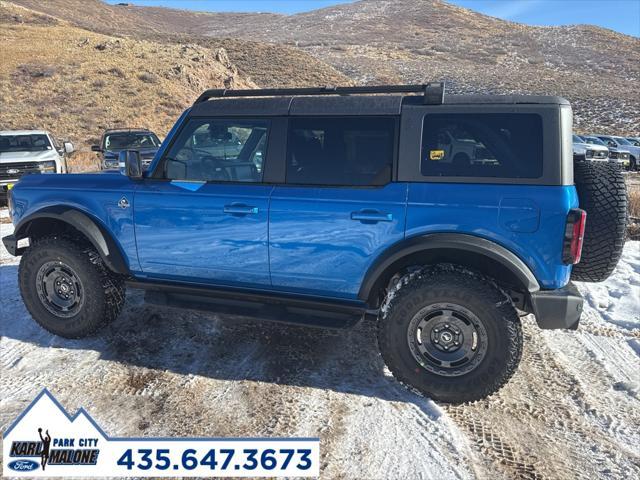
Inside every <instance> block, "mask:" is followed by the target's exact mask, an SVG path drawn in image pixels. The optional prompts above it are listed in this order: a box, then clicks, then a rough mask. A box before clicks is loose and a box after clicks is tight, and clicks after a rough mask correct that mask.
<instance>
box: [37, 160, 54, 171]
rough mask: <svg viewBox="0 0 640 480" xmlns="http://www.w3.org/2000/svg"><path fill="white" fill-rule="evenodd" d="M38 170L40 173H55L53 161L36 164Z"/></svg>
mask: <svg viewBox="0 0 640 480" xmlns="http://www.w3.org/2000/svg"><path fill="white" fill-rule="evenodd" d="M38 168H39V169H40V173H56V162H55V161H54V160H50V161H48V162H40V163H38Z"/></svg>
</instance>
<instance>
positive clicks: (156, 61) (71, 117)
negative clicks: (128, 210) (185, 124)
mask: <svg viewBox="0 0 640 480" xmlns="http://www.w3.org/2000/svg"><path fill="white" fill-rule="evenodd" d="M0 45H1V46H2V48H1V49H2V61H1V62H0V104H1V105H2V116H1V117H0V130H3V129H31V128H44V129H47V130H50V131H51V132H52V133H54V135H56V136H58V137H64V138H69V139H71V140H72V141H73V142H75V143H76V145H77V146H78V147H80V150H85V151H86V150H88V147H89V145H90V144H91V143H92V142H93V141H94V140H95V139H97V138H99V136H100V134H101V132H102V131H103V130H104V129H105V128H112V127H122V126H146V127H148V128H151V129H153V130H154V131H156V132H158V133H159V134H160V135H164V134H165V133H166V132H167V131H168V129H169V128H170V127H171V125H172V124H173V123H174V122H175V120H176V118H177V116H178V115H179V114H180V112H181V111H182V110H184V109H185V108H186V107H187V106H188V105H189V104H191V103H192V102H193V100H194V99H195V98H196V97H197V96H198V95H199V94H200V93H201V92H202V90H204V89H206V88H211V87H223V86H227V87H230V86H234V87H239V88H243V87H244V88H247V87H253V86H255V85H254V84H253V83H252V82H251V81H250V80H247V79H245V78H243V77H242V76H241V75H240V74H239V73H238V71H237V68H236V67H235V66H234V65H232V64H231V63H230V62H229V60H228V58H227V56H226V52H225V51H224V50H220V49H218V50H215V49H214V50H212V49H207V48H204V47H201V46H199V45H195V44H183V45H177V44H174V45H171V44H166V43H155V42H150V41H144V40H134V39H125V38H114V37H111V36H106V35H101V34H97V33H93V32H89V31H86V30H82V29H79V28H76V27H73V26H70V25H68V24H66V23H64V22H61V21H57V20H55V19H51V18H50V17H46V16H42V15H39V14H35V13H33V12H30V11H28V10H25V9H22V8H20V7H16V6H14V5H10V4H7V3H4V2H2V3H0ZM94 158H95V156H94V155H91V154H85V155H83V154H82V152H80V154H77V155H75V160H76V161H75V163H76V164H78V163H83V162H84V163H86V162H87V161H89V160H90V161H91V162H93V159H94Z"/></svg>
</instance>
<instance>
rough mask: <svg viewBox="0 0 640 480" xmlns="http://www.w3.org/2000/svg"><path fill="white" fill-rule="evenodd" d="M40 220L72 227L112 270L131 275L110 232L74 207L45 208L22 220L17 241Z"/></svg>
mask: <svg viewBox="0 0 640 480" xmlns="http://www.w3.org/2000/svg"><path fill="white" fill-rule="evenodd" d="M39 219H52V220H57V221H60V222H64V223H66V224H68V225H71V226H72V227H73V228H75V229H76V230H78V231H79V232H80V233H82V234H83V235H84V236H85V237H86V238H87V239H88V240H89V242H91V244H92V245H93V247H94V248H95V249H96V251H97V252H98V254H99V255H100V257H101V258H102V261H103V262H104V263H105V265H106V266H107V267H108V268H109V269H110V270H112V271H114V272H115V273H120V274H123V275H128V274H129V266H128V264H127V261H126V259H125V256H124V254H123V253H122V250H120V247H119V246H118V244H117V243H116V241H115V240H114V239H113V238H112V237H111V234H110V233H109V232H108V230H107V229H106V228H105V227H104V226H103V225H101V224H100V222H99V221H98V220H96V219H94V218H92V217H90V216H89V215H87V214H86V213H84V212H82V211H81V210H78V209H77V208H74V207H68V206H52V207H45V208H42V209H40V210H38V211H36V212H34V213H32V214H30V215H28V216H26V217H24V218H22V219H21V220H20V222H19V223H18V224H17V225H16V228H15V232H14V234H13V236H14V237H15V239H16V241H17V240H19V239H21V238H25V237H28V236H29V228H30V226H31V224H32V222H33V221H34V220H39Z"/></svg>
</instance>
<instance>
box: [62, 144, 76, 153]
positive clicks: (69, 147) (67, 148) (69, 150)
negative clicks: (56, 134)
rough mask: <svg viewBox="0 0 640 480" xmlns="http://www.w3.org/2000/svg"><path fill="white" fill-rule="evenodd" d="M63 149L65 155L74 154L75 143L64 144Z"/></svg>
mask: <svg viewBox="0 0 640 480" xmlns="http://www.w3.org/2000/svg"><path fill="white" fill-rule="evenodd" d="M63 148H64V153H73V151H74V148H73V143H71V142H64V144H63Z"/></svg>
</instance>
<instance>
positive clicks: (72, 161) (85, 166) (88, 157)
mask: <svg viewBox="0 0 640 480" xmlns="http://www.w3.org/2000/svg"><path fill="white" fill-rule="evenodd" d="M67 167H68V169H69V172H70V173H78V172H92V171H96V170H98V169H99V167H98V157H97V156H96V154H95V153H94V152H90V151H80V152H75V153H73V154H72V155H71V156H70V157H69V158H68V160H67Z"/></svg>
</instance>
